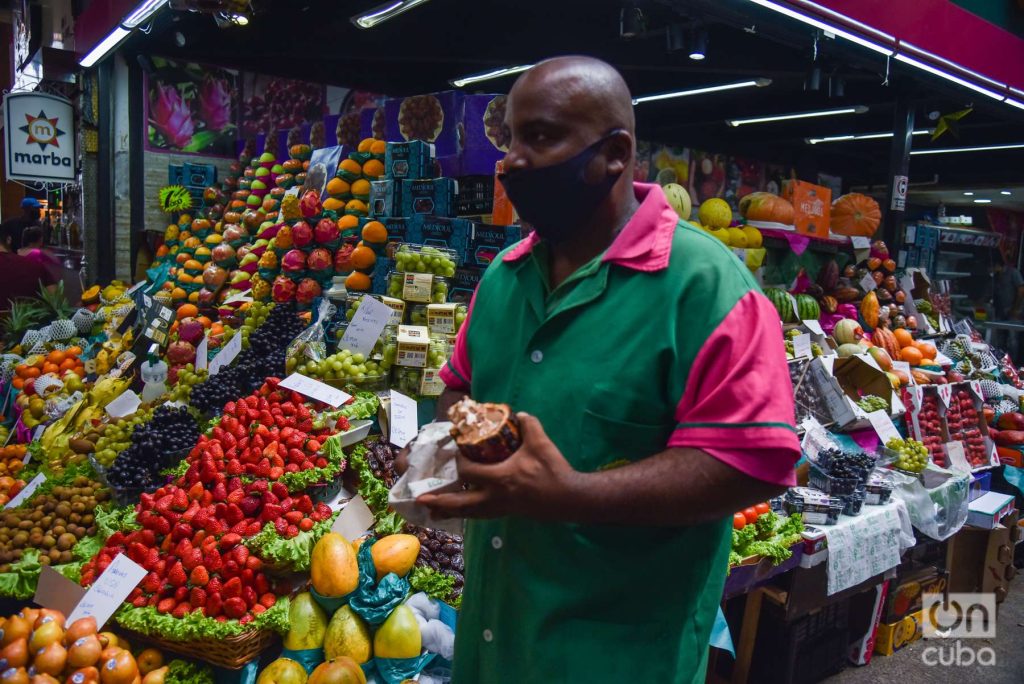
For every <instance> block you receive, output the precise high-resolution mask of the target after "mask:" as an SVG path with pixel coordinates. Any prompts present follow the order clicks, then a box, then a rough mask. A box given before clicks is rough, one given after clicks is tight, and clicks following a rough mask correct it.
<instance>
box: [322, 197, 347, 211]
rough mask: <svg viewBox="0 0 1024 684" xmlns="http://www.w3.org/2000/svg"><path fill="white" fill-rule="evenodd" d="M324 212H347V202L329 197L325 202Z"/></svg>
mask: <svg viewBox="0 0 1024 684" xmlns="http://www.w3.org/2000/svg"><path fill="white" fill-rule="evenodd" d="M323 207H324V211H333V212H341V211H345V202H343V201H342V200H340V199H336V198H334V197H328V198H327V199H325V200H324V204H323Z"/></svg>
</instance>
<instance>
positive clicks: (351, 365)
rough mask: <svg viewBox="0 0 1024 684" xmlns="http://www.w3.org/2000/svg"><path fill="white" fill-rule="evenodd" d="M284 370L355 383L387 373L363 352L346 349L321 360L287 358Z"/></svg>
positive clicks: (319, 378)
mask: <svg viewBox="0 0 1024 684" xmlns="http://www.w3.org/2000/svg"><path fill="white" fill-rule="evenodd" d="M285 371H286V372H288V373H294V372H298V373H302V374H303V375H305V376H307V377H310V378H316V379H318V380H349V381H352V382H356V383H358V382H363V381H366V380H370V379H374V378H379V377H381V376H383V375H384V374H385V373H387V370H386V369H384V368H382V367H381V364H380V363H378V362H377V361H373V360H371V359H368V358H367V357H366V356H365V355H363V354H353V353H352V352H351V351H349V350H348V349H343V350H341V351H339V352H338V353H336V354H332V355H330V356H328V357H327V358H325V359H323V360H322V361H313V360H312V359H310V360H308V361H304V362H303V361H302V360H301V359H299V358H295V357H292V358H289V359H287V361H286V362H285Z"/></svg>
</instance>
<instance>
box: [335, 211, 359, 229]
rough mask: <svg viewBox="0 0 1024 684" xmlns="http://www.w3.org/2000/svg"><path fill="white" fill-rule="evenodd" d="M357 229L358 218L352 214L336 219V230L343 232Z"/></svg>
mask: <svg viewBox="0 0 1024 684" xmlns="http://www.w3.org/2000/svg"><path fill="white" fill-rule="evenodd" d="M358 228H359V217H358V216H355V215H353V214H345V215H344V216H342V217H341V218H339V219H338V230H340V231H341V232H343V233H344V232H345V231H346V230H357V229H358Z"/></svg>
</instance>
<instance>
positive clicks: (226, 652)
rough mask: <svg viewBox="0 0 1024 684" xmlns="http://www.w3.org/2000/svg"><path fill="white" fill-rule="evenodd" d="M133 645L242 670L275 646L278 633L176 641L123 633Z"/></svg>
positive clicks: (268, 631)
mask: <svg viewBox="0 0 1024 684" xmlns="http://www.w3.org/2000/svg"><path fill="white" fill-rule="evenodd" d="M121 631H123V632H124V634H125V636H126V637H127V638H128V640H129V642H131V643H135V642H144V643H148V644H151V645H153V646H156V647H157V648H160V649H161V650H165V651H170V652H172V653H177V654H178V655H181V656H185V657H187V658H198V659H199V660H204V661H206V662H208V663H210V664H211V665H217V666H219V667H224V668H227V669H229V670H238V669H241V668H242V667H243V666H244V665H245V664H246V663H248V662H249V661H251V660H253V659H255V658H259V657H260V654H261V653H263V651H266V650H267V649H269V648H270V647H271V645H272V644H273V643H274V641H275V640H276V639H277V636H278V635H277V633H276V632H274V631H273V630H269V629H258V630H252V631H249V632H245V633H244V634H239V635H238V636H232V637H226V638H224V639H193V640H190V641H175V640H172V639H164V638H163V637H160V636H155V635H145V634H140V633H139V632H133V631H131V630H126V629H123V628H122V630H121Z"/></svg>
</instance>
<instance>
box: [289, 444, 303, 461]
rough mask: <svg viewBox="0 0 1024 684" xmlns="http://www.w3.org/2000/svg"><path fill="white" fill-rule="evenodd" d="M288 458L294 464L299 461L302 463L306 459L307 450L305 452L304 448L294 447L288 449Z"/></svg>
mask: <svg viewBox="0 0 1024 684" xmlns="http://www.w3.org/2000/svg"><path fill="white" fill-rule="evenodd" d="M288 460H289V461H291V462H292V463H293V464H295V465H298V464H299V463H302V462H303V461H305V460H306V452H304V451H303V450H302V449H298V448H295V447H292V448H291V449H289V450H288Z"/></svg>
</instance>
